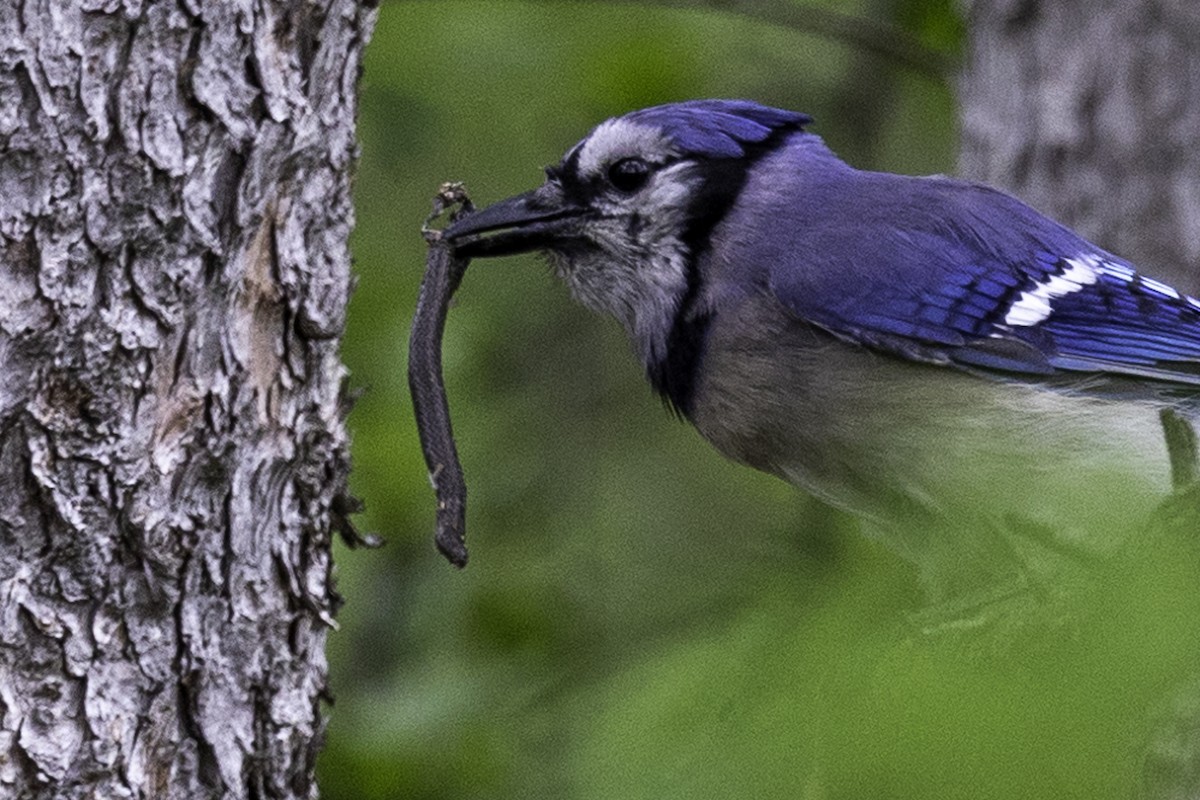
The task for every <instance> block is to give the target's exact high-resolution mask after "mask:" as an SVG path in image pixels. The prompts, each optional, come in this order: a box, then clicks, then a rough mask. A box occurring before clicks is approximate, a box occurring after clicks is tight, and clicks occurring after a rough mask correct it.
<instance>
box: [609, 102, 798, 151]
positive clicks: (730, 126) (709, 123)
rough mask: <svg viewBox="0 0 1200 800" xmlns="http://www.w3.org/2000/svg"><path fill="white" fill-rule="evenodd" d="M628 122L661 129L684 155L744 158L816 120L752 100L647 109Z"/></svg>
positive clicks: (629, 115)
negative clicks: (750, 149) (780, 134)
mask: <svg viewBox="0 0 1200 800" xmlns="http://www.w3.org/2000/svg"><path fill="white" fill-rule="evenodd" d="M625 118H626V119H628V120H630V121H632V122H639V123H642V124H646V125H653V126H655V127H658V128H659V129H661V130H662V131H663V133H665V134H666V135H667V136H668V137H670V139H671V140H672V142H673V143H674V144H675V146H676V147H678V148H679V149H680V150H682V151H683V152H685V153H687V154H690V155H696V156H704V157H707V158H741V157H742V156H744V155H745V154H746V145H753V144H759V143H761V142H764V141H766V139H767V138H769V137H770V136H771V134H773V133H775V132H777V131H783V130H801V129H802V128H803V127H804V126H805V125H807V124H808V123H810V122H812V117H810V116H808V115H807V114H801V113H799V112H795V111H784V110H782V109H778V108H768V107H766V106H761V105H758V104H757V103H753V102H750V101H749V100H692V101H689V102H685V103H672V104H670V105H665V106H654V107H652V108H644V109H642V110H640V111H634V112H633V113H631V114H627V115H626V117H625Z"/></svg>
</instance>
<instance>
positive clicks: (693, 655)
mask: <svg viewBox="0 0 1200 800" xmlns="http://www.w3.org/2000/svg"><path fill="white" fill-rule="evenodd" d="M818 5H821V4H818ZM823 5H824V7H826V8H832V9H836V10H837V11H839V12H842V13H845V14H849V15H853V16H855V17H859V18H862V19H865V20H867V21H869V22H870V23H871V24H872V25H874V26H882V27H884V28H886V29H890V30H894V31H896V32H897V33H896V35H897V36H904V37H908V38H910V39H912V40H914V41H915V42H917V43H919V44H920V45H922V46H923V47H925V48H927V50H928V52H929V54H930V55H931V57H932V58H934V59H946V60H948V61H949V62H950V63H952V62H953V59H954V57H955V55H956V53H957V52H958V50H959V48H960V47H961V39H962V35H963V34H962V31H961V23H960V22H959V20H958V17H957V15H956V13H955V10H954V8H953V7H952V4H951V2H950V0H933V1H932V2H921V0H859V1H858V2H845V3H826V4H823ZM952 79H953V72H952V69H951V71H949V72H947V73H946V74H945V75H938V74H936V73H933V72H929V71H922V70H919V69H913V68H911V67H907V66H904V65H903V64H900V63H898V62H897V61H896V60H893V59H889V58H887V57H885V56H880V55H875V54H871V53H869V52H866V51H865V50H864V49H863V48H862V47H859V46H856V45H855V44H853V43H852V42H847V41H845V40H844V39H841V40H839V39H835V38H834V37H832V36H830V35H828V34H822V33H821V32H820V31H807V32H805V31H799V30H795V29H788V28H783V27H778V26H774V25H770V24H766V23H762V22H755V21H752V20H748V19H745V18H743V17H737V16H731V15H727V14H718V13H711V12H706V11H700V10H695V11H692V10H671V9H662V8H654V7H643V6H639V5H637V4H628V3H625V4H620V3H613V4H606V3H600V2H596V3H572V2H562V3H553V2H497V1H496V0H492V1H491V2H483V1H481V0H480V1H476V2H467V1H466V0H430V1H428V2H395V1H393V2H384V3H383V6H382V9H381V12H380V17H379V24H378V27H377V29H376V32H375V36H374V39H373V41H372V43H371V45H370V48H369V52H368V57H367V65H366V73H365V76H364V78H363V82H362V109H361V115H360V120H359V122H360V124H359V130H360V135H361V139H362V150H363V157H362V161H361V164H360V166H359V169H358V175H357V181H356V185H357V199H358V228H357V231H356V233H355V236H354V239H353V242H352V246H353V251H354V257H355V270H356V273H357V277H358V288H357V291H356V293H355V295H354V299H353V302H352V305H351V309H350V316H349V319H350V327H349V329H348V331H347V334H346V343H345V359H346V362H347V363H348V365H349V367H350V370H351V374H352V384H353V386H355V387H357V388H360V389H364V390H365V393H364V394H363V396H362V399H361V400H360V401H359V402H358V405H357V407H356V408H355V410H354V412H353V414H352V416H351V420H350V422H351V428H352V431H353V436H354V450H353V455H354V465H355V469H354V475H353V488H354V491H355V493H356V494H357V495H358V496H360V497H361V498H363V499H364V500H365V502H366V504H367V511H366V513H365V514H364V515H362V516H361V517H360V518H359V523H360V527H362V528H363V529H364V530H368V531H374V532H378V533H380V534H382V535H383V536H384V537H385V538H386V540H387V545H386V546H385V547H384V548H383V549H381V550H376V551H369V550H356V551H350V550H346V549H345V548H341V549H339V551H338V552H337V554H336V556H337V576H338V587H339V590H340V591H341V593H342V594H343V595H344V597H345V598H346V601H347V603H346V606H345V607H344V608H343V609H342V611H341V613H340V615H339V617H338V621H339V623H340V625H341V630H340V631H339V632H337V633H335V634H334V635H333V636H332V637H331V639H330V658H331V675H332V685H333V691H334V694H335V696H336V704H335V705H334V707H333V709H332V711H331V720H330V725H329V730H328V739H327V745H326V750H325V752H324V754H323V756H322V758H321V762H320V772H319V777H320V785H321V789H322V794H323V796H325V797H326V798H337V799H345V798H429V799H430V800H432V799H433V798H525V797H532V798H572V799H573V798H707V797H732V798H741V797H787V798H791V797H796V798H843V797H844V798H862V797H870V798H874V797H895V798H917V797H921V798H924V797H928V798H949V797H979V798H983V797H995V798H1010V797H1011V798H1015V797H1025V798H1028V797H1054V798H1061V797H1081V798H1084V797H1086V798H1102V797H1132V796H1135V795H1136V792H1137V791H1138V789H1137V787H1139V786H1141V785H1143V784H1144V783H1145V781H1146V780H1147V778H1146V771H1147V769H1148V767H1147V766H1146V765H1147V757H1146V753H1147V752H1148V751H1153V750H1154V748H1155V747H1157V746H1159V745H1157V744H1156V742H1158V740H1159V739H1161V738H1162V737H1163V736H1164V735H1167V734H1163V730H1165V729H1170V730H1173V729H1172V728H1171V724H1172V723H1171V722H1170V720H1171V719H1173V716H1172V715H1173V714H1174V713H1175V711H1174V710H1173V707H1172V703H1173V702H1174V703H1176V704H1177V703H1178V702H1182V701H1179V700H1178V698H1179V697H1184V698H1185V699H1186V697H1189V696H1190V695H1188V693H1187V686H1188V681H1189V680H1191V675H1192V673H1191V672H1190V669H1191V667H1190V665H1191V664H1193V663H1196V662H1195V661H1194V658H1195V655H1196V653H1197V642H1196V634H1195V633H1194V631H1193V630H1192V629H1193V628H1194V627H1195V626H1194V624H1193V622H1194V620H1195V618H1196V616H1197V611H1200V605H1198V604H1197V601H1196V599H1195V598H1194V596H1193V595H1194V594H1195V593H1194V592H1193V591H1191V590H1192V589H1193V588H1194V587H1195V585H1196V584H1197V578H1198V577H1200V571H1198V570H1197V569H1196V566H1195V565H1196V559H1195V557H1194V554H1193V553H1191V552H1190V550H1186V548H1185V550H1186V557H1180V556H1179V552H1180V550H1179V547H1184V546H1183V545H1172V546H1173V547H1174V548H1175V549H1171V548H1165V547H1164V548H1159V547H1150V546H1146V547H1142V548H1140V549H1139V550H1138V552H1137V553H1136V554H1134V556H1133V557H1132V558H1131V560H1130V561H1127V562H1125V564H1124V565H1123V566H1122V568H1121V570H1120V573H1119V574H1116V573H1114V575H1113V576H1111V580H1108V579H1107V578H1106V580H1105V581H1102V582H1101V583H1100V584H1099V585H1100V586H1102V587H1103V588H1102V589H1099V590H1096V591H1094V592H1090V593H1088V594H1087V595H1086V598H1085V599H1083V600H1079V608H1078V609H1076V610H1077V611H1078V610H1082V613H1079V614H1076V615H1075V616H1076V617H1077V619H1074V620H1073V621H1072V622H1071V623H1070V624H1068V625H1057V624H1056V625H1048V626H1044V627H1045V630H1044V631H1042V632H1041V633H1036V634H1030V635H1027V636H1019V637H1016V638H1015V639H1014V638H1013V637H1011V636H1010V637H961V636H936V637H930V636H923V635H921V632H920V623H919V618H918V617H917V616H915V614H914V612H916V611H917V610H918V609H919V607H920V603H921V596H920V591H919V587H918V586H917V583H916V578H915V575H914V572H913V570H912V569H911V568H910V567H909V566H908V565H907V564H905V563H904V562H903V561H900V560H899V559H897V558H896V557H895V556H893V555H892V554H891V553H890V552H889V551H887V550H886V549H885V548H883V547H881V546H880V545H879V544H878V543H877V542H874V541H871V540H870V539H868V538H865V537H863V536H861V535H860V534H859V533H857V530H856V527H855V524H854V522H853V520H850V519H848V518H846V517H844V516H842V515H840V514H838V513H836V512H834V511H831V510H829V509H827V508H824V507H823V506H821V505H819V504H817V503H815V502H814V501H811V500H809V499H807V498H805V497H804V496H803V495H801V494H800V493H799V492H797V491H795V490H794V489H792V488H791V487H789V486H787V485H785V484H783V483H781V482H779V481H777V480H775V479H772V478H768V477H766V476H763V475H759V474H756V473H753V472H751V471H749V470H746V469H744V468H740V467H736V466H734V465H732V464H729V463H727V462H725V461H723V460H722V459H721V458H720V457H719V456H718V455H717V454H716V453H715V452H714V451H712V450H711V449H710V448H709V447H708V446H707V445H706V444H705V443H703V442H702V441H701V440H700V439H699V437H698V436H697V435H696V434H695V432H694V431H692V430H691V429H690V428H689V427H687V426H686V425H683V424H680V423H678V422H676V421H675V420H673V419H672V418H671V417H670V416H669V415H668V414H667V413H666V412H665V411H664V410H663V408H662V405H661V403H660V402H659V401H658V400H657V399H656V398H655V397H654V396H652V394H651V392H650V390H649V388H648V387H647V386H646V384H645V381H644V379H643V377H642V375H641V374H640V371H639V368H638V366H637V364H636V363H635V361H634V359H633V358H631V356H630V353H629V347H628V344H627V343H626V341H625V339H624V336H623V334H622V333H621V332H620V331H619V330H618V329H617V327H616V324H615V323H613V322H612V321H610V320H607V319H601V318H598V317H595V316H593V315H591V314H589V313H587V312H586V311H584V310H583V309H581V308H579V307H577V306H575V305H574V304H572V302H571V301H570V300H569V298H568V297H567V294H566V292H565V290H564V288H563V287H562V286H560V285H558V284H557V282H556V281H555V280H553V278H552V276H551V275H550V274H549V271H548V269H547V268H546V267H545V266H544V265H543V264H541V263H540V262H539V261H538V260H537V259H535V258H532V257H523V258H513V259H506V260H501V261H496V262H480V263H479V264H477V265H476V266H474V267H473V268H472V270H471V272H470V273H469V274H468V275H467V278H466V280H465V282H464V285H463V287H462V289H461V291H460V292H459V294H458V296H457V304H456V306H455V307H454V309H453V311H452V313H451V315H450V321H449V325H448V330H447V334H446V340H445V364H446V375H447V386H448V392H449V396H450V401H451V407H452V411H453V416H454V423H455V431H456V434H457V438H458V443H459V449H460V452H461V455H462V459H463V462H464V467H465V469H466V474H467V479H468V484H469V486H470V488H471V498H470V499H471V503H470V517H469V526H468V528H469V537H468V541H469V544H470V547H471V556H472V563H471V565H470V567H469V568H468V569H466V570H465V571H463V572H458V571H456V570H454V569H453V568H451V567H450V566H449V565H448V564H447V563H446V562H445V561H443V560H442V558H441V557H440V556H438V555H437V554H436V553H435V552H434V550H433V546H432V540H431V533H432V521H433V495H432V492H431V490H430V487H429V483H428V481H427V479H426V476H425V467H424V464H423V462H422V459H421V453H420V449H419V446H418V443H417V438H416V430H415V427H414V423H413V419H412V413H411V406H410V403H409V400H408V397H407V385H406V382H405V369H406V354H405V341H406V338H407V329H408V324H409V321H410V318H411V313H412V309H413V306H414V303H415V298H416V292H417V287H418V284H419V281H420V274H421V270H422V268H423V264H424V244H423V242H422V240H421V238H420V236H419V234H418V228H419V225H420V222H421V220H422V219H423V218H424V217H425V215H426V214H427V213H428V209H429V205H430V200H431V197H432V195H433V193H434V191H435V190H436V189H437V186H438V185H439V184H440V183H441V182H442V181H445V180H464V181H466V183H467V185H468V188H469V189H470V191H471V193H472V195H473V197H474V198H475V200H476V202H478V203H480V204H482V203H486V202H490V201H493V200H496V199H500V198H501V197H505V196H507V195H509V194H512V193H515V192H517V191H523V190H525V189H527V188H531V187H532V186H534V185H535V184H537V183H539V182H540V181H541V178H542V175H541V167H543V166H544V165H546V164H550V163H553V162H556V161H557V160H558V158H559V157H560V156H561V154H562V153H563V152H565V150H566V149H567V148H568V147H570V146H571V145H572V144H574V142H576V141H577V140H578V139H579V138H581V137H582V136H583V135H584V134H585V133H586V132H587V131H588V130H589V129H590V128H591V127H592V126H593V125H594V124H596V123H597V122H599V121H600V120H602V119H604V118H606V117H608V116H612V115H617V114H621V113H623V112H625V111H628V110H631V109H634V108H638V107H641V106H646V105H652V104H656V103H662V102H668V101H672V100H680V99H687V98H696V97H747V98H752V99H755V100H758V101H761V102H765V103H768V104H773V105H778V106H781V107H785V108H793V109H799V110H804V111H807V112H809V113H811V114H812V115H813V116H814V117H815V118H816V120H817V122H816V125H815V126H814V128H813V130H815V131H816V132H818V133H820V134H821V135H823V136H824V137H825V139H826V141H827V142H828V143H829V144H830V145H831V146H832V147H833V148H834V149H835V150H836V151H837V152H839V153H840V154H841V155H842V156H843V157H845V158H846V159H847V160H849V161H851V162H852V163H854V164H856V165H859V166H864V167H871V168H878V169H887V170H890V171H897V172H909V173H929V172H953V169H954V163H955V156H956V145H957V142H956V133H955V128H956V118H955V113H956V108H955V103H954V96H953V92H952V85H951V82H952ZM1163 537H1164V538H1169V536H1168V534H1167V533H1164V534H1163ZM1164 551H1166V552H1169V553H1171V555H1169V556H1162V555H1161V553H1162V552H1164ZM1001 638H1003V639H1004V641H1003V642H1001V641H999V639H1001ZM1180 687H1183V688H1182V689H1181V688H1180ZM1181 692H1182V694H1181ZM1164 719H1166V720H1167V722H1166V723H1164V722H1163V720H1164ZM1171 741H1174V740H1171ZM1169 744H1170V742H1168V745H1169ZM1162 746H1167V745H1162Z"/></svg>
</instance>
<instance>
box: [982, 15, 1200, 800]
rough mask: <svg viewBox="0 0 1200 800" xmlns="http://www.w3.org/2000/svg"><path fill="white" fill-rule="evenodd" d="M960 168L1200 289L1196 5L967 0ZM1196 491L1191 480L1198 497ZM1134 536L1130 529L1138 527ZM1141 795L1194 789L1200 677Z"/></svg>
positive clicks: (1177, 712) (1152, 270)
mask: <svg viewBox="0 0 1200 800" xmlns="http://www.w3.org/2000/svg"><path fill="white" fill-rule="evenodd" d="M963 7H964V9H965V11H966V30H967V34H968V38H969V41H968V52H967V60H966V63H965V65H964V69H963V72H962V75H961V76H960V83H959V99H960V103H961V122H962V153H961V160H960V167H961V171H962V173H963V174H964V175H966V176H967V177H971V178H975V179H978V180H982V181H985V182H987V183H991V184H994V185H998V186H1003V187H1007V188H1008V189H1009V190H1011V191H1012V192H1014V193H1015V194H1017V195H1018V196H1020V197H1021V198H1023V199H1025V200H1027V201H1029V202H1031V203H1032V204H1033V205H1035V206H1037V207H1038V208H1040V209H1041V210H1043V211H1045V212H1046V213H1048V214H1050V215H1052V216H1054V217H1056V218H1057V219H1060V220H1062V221H1063V222H1066V223H1067V224H1069V225H1071V226H1072V227H1074V228H1076V229H1077V230H1079V231H1080V232H1082V233H1083V234H1084V235H1086V236H1088V237H1089V238H1090V239H1092V240H1093V241H1095V242H1097V243H1098V244H1100V245H1102V246H1104V247H1106V248H1108V249H1109V250H1112V251H1114V252H1116V253H1118V254H1119V255H1122V256H1124V257H1126V258H1129V259H1130V260H1131V261H1133V262H1134V263H1135V264H1137V265H1139V267H1140V268H1141V269H1142V270H1143V271H1145V272H1147V273H1148V274H1151V275H1154V276H1156V277H1161V278H1165V279H1167V280H1168V281H1170V282H1171V283H1173V284H1174V285H1176V286H1178V287H1180V288H1181V289H1184V290H1186V291H1188V292H1190V293H1192V294H1197V293H1200V3H1196V2H1195V0H1104V1H1103V2H1094V0H1070V1H1069V2H1053V3H1051V2H1037V0H963ZM1198 496H1200V492H1197V490H1196V489H1193V490H1192V492H1191V500H1190V501H1189V500H1188V498H1187V496H1185V497H1184V498H1181V499H1182V500H1184V501H1189V502H1194V498H1195V497H1198ZM1139 535H1140V534H1139ZM1161 705H1162V711H1161V712H1160V713H1159V714H1158V717H1157V725H1156V730H1155V731H1154V732H1153V733H1152V735H1151V736H1150V738H1149V741H1147V742H1146V745H1145V768H1144V781H1143V785H1142V786H1141V787H1140V790H1139V795H1138V796H1139V797H1141V798H1145V799H1146V800H1150V799H1151V798H1153V799H1154V800H1168V799H1170V800H1184V798H1195V797H1197V796H1200V673H1195V674H1193V675H1192V676H1191V677H1190V678H1188V679H1185V680H1183V681H1182V682H1181V683H1180V685H1178V686H1175V687H1173V688H1172V689H1171V690H1169V691H1168V693H1167V695H1166V696H1165V697H1164V698H1163V701H1162V704H1161Z"/></svg>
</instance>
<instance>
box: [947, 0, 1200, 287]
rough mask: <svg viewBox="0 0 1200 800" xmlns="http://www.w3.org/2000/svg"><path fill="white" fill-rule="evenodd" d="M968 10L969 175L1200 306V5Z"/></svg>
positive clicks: (1120, 3) (1104, 2)
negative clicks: (1198, 296) (1194, 297)
mask: <svg viewBox="0 0 1200 800" xmlns="http://www.w3.org/2000/svg"><path fill="white" fill-rule="evenodd" d="M963 6H964V9H965V11H966V30H967V34H968V37H969V43H968V53H967V63H966V65H965V69H964V70H963V74H962V78H961V83H960V92H959V96H960V101H961V109H962V110H961V119H962V156H961V162H960V171H961V173H962V174H963V175H964V176H966V177H970V178H974V179H976V180H981V181H984V182H986V183H990V184H992V185H995V186H1001V187H1005V188H1007V189H1009V190H1010V191H1012V192H1013V193H1015V194H1016V195H1018V196H1019V197H1021V198H1022V199H1024V200H1025V201H1027V202H1029V203H1032V204H1033V205H1034V206H1035V207H1037V208H1039V209H1041V210H1042V211H1044V212H1045V213H1047V214H1050V215H1051V216H1054V217H1055V218H1056V219H1058V220H1060V221H1061V222H1064V223H1066V224H1067V225H1069V226H1071V227H1073V228H1075V229H1076V230H1078V231H1079V232H1080V233H1082V234H1083V235H1085V236H1087V237H1088V238H1090V239H1091V240H1092V241H1094V242H1096V243H1097V244H1100V245H1102V246H1103V247H1105V248H1107V249H1109V250H1111V251H1113V252H1115V253H1117V254H1118V255H1121V256H1123V257H1125V258H1128V259H1129V260H1131V261H1133V262H1134V263H1135V264H1137V265H1138V267H1139V268H1140V269H1141V270H1142V271H1143V272H1145V273H1147V274H1149V275H1152V276H1155V277H1158V278H1161V279H1164V280H1167V281H1169V282H1171V283H1173V284H1175V285H1177V286H1179V287H1180V288H1181V289H1185V290H1187V291H1189V292H1191V293H1193V294H1195V293H1198V292H1200V3H1198V2H1196V0H1063V1H1062V2H1058V1H1057V0H1056V1H1055V2H1049V0H1045V1H1043V2H1039V0H964V2H963Z"/></svg>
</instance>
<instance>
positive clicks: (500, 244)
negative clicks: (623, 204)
mask: <svg viewBox="0 0 1200 800" xmlns="http://www.w3.org/2000/svg"><path fill="white" fill-rule="evenodd" d="M583 213H584V209H582V208H579V207H578V206H573V205H570V204H569V203H566V202H565V201H564V200H563V198H562V192H561V190H560V189H558V188H557V187H554V186H552V185H550V184H548V185H546V186H542V187H541V188H539V189H534V190H533V191H532V192H526V193H525V194H519V195H517V196H516V197H510V198H508V199H507V200H501V201H500V202H498V203H493V204H492V205H490V206H488V207H487V208H485V209H483V210H482V211H477V212H475V213H474V214H471V215H469V216H465V217H463V218H462V219H460V220H458V221H457V222H455V223H453V224H452V225H451V226H450V227H448V228H446V230H445V231H444V232H443V234H442V235H443V237H444V238H445V239H446V240H447V241H449V242H450V243H451V244H452V245H453V246H454V250H455V252H457V253H458V254H459V255H462V256H466V257H467V258H480V257H487V256H507V255H512V254H513V253H526V252H529V251H530V250H538V249H541V248H544V247H549V246H550V245H552V244H554V243H555V242H558V241H562V240H563V239H566V238H570V236H569V234H570V229H571V228H572V227H573V224H572V223H573V222H574V221H575V220H577V219H578V218H579V217H580V216H581V215H582V214H583ZM484 234H487V235H484Z"/></svg>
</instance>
